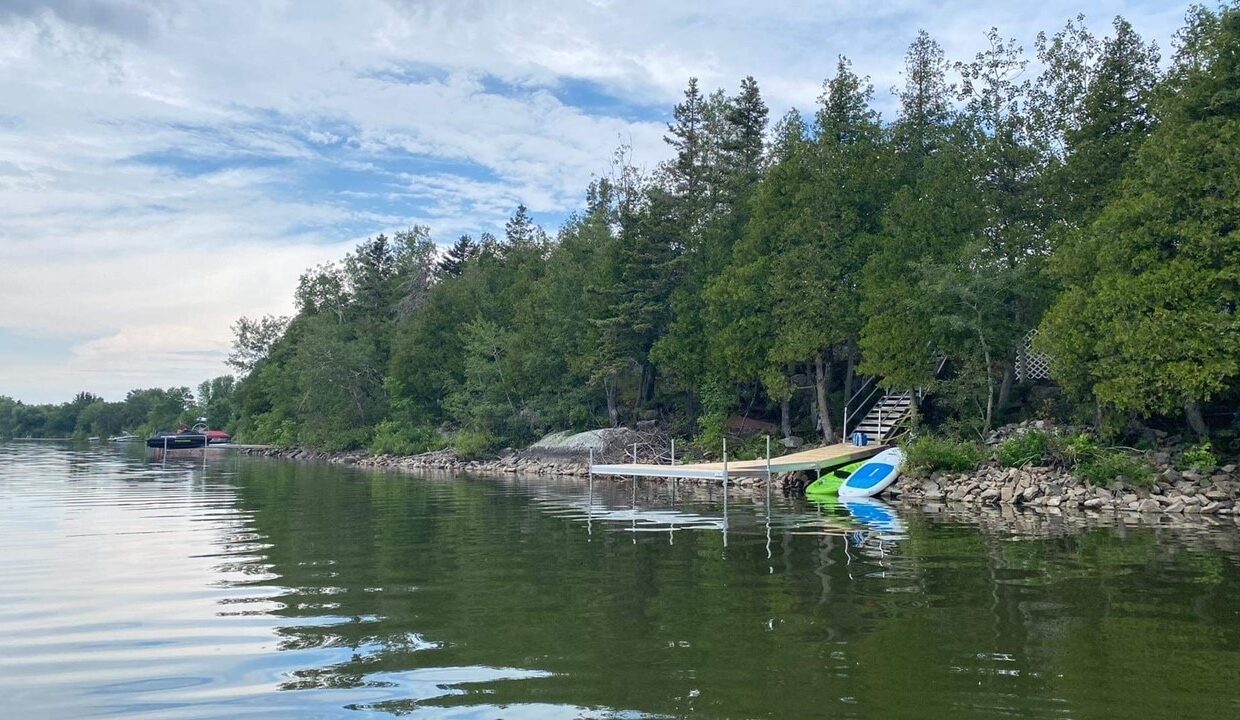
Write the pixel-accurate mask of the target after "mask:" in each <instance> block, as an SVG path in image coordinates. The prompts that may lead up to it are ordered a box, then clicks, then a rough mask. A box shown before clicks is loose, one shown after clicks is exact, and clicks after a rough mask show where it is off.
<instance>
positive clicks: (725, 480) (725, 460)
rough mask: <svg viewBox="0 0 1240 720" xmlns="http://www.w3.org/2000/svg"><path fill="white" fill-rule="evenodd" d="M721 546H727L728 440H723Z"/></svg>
mask: <svg viewBox="0 0 1240 720" xmlns="http://www.w3.org/2000/svg"><path fill="white" fill-rule="evenodd" d="M723 546H724V547H727V546H728V439H727V438H726V437H725V438H724V439H723Z"/></svg>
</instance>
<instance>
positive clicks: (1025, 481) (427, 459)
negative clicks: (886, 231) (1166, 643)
mask: <svg viewBox="0 0 1240 720" xmlns="http://www.w3.org/2000/svg"><path fill="white" fill-rule="evenodd" d="M241 452H243V453H244V454H249V455H256V456H263V457H272V458H282V459H287V460H297V461H302V462H323V463H330V464H335V465H348V466H354V467H359V468H371V469H379V470H395V471H404V472H413V471H427V470H435V471H446V472H450V473H479V474H500V475H533V476H559V477H575V478H585V477H586V476H587V475H588V474H589V461H588V459H587V458H584V457H580V456H579V455H578V454H573V453H562V454H557V453H550V454H549V453H545V452H537V451H533V450H527V451H520V452H518V451H508V452H505V453H504V454H502V455H501V456H500V457H498V458H494V459H489V460H466V459H462V458H459V457H457V455H456V454H455V453H454V452H453V451H451V450H439V451H435V452H429V453H424V454H421V455H412V456H395V455H370V454H368V453H365V452H360V451H353V452H341V453H323V452H315V451H311V450H298V449H274V448H269V449H250V450H242V451H241ZM1169 458H1170V456H1169V454H1168V453H1167V452H1165V451H1162V452H1157V451H1156V452H1152V453H1151V457H1150V459H1151V460H1152V464H1153V467H1154V470H1155V472H1156V473H1157V475H1156V478H1155V480H1154V482H1153V483H1152V484H1150V486H1149V487H1135V486H1133V485H1132V484H1129V483H1122V482H1114V483H1111V484H1109V485H1107V486H1105V487H1104V486H1098V485H1093V484H1091V483H1089V482H1088V481H1085V480H1083V479H1080V478H1077V477H1075V476H1074V475H1072V473H1071V472H1069V471H1067V470H1064V469H1061V468H1054V467H1023V468H1004V467H999V466H997V465H996V464H995V463H993V462H990V463H987V464H984V465H983V466H982V467H980V468H979V469H977V470H975V471H972V472H964V473H934V474H932V475H930V476H929V477H926V478H919V477H914V476H905V477H902V478H901V479H900V480H899V482H897V483H896V484H895V485H893V486H892V487H891V488H889V489H888V490H887V491H886V492H885V493H883V496H882V497H883V498H885V499H888V500H898V501H899V502H901V504H906V505H948V506H952V505H956V506H961V507H968V506H972V507H998V508H1004V507H1011V508H1021V509H1034V510H1045V511H1056V512H1058V511H1063V510H1082V511H1090V512H1119V513H1141V514H1158V515H1177V516H1186V515H1203V516H1212V515H1216V516H1226V515H1235V516H1237V517H1240V507H1238V502H1240V472H1238V470H1237V466H1236V465H1234V464H1227V465H1223V466H1222V467H1220V468H1218V469H1216V470H1214V471H1212V472H1209V473H1202V472H1197V471H1193V470H1184V471H1180V470H1177V469H1175V468H1174V467H1172V466H1171V464H1170V459H1169ZM811 479H812V478H810V477H808V476H807V475H806V474H804V473H793V474H789V475H784V476H777V477H776V479H775V480H776V482H777V483H778V487H779V488H780V489H781V490H782V491H783V492H785V493H789V494H797V493H799V492H801V491H803V489H804V486H805V485H806V484H807V483H808V482H809V481H810V480H811ZM681 482H682V483H686V484H694V483H700V484H711V483H715V484H717V483H718V481H713V480H681ZM762 484H763V481H762V480H761V479H758V478H737V479H735V480H734V481H733V483H732V486H733V487H736V488H749V487H759V486H762Z"/></svg>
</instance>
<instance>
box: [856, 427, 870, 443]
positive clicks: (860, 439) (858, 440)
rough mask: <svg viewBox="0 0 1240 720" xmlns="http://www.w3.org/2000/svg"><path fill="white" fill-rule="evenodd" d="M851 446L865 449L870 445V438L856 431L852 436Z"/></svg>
mask: <svg viewBox="0 0 1240 720" xmlns="http://www.w3.org/2000/svg"><path fill="white" fill-rule="evenodd" d="M852 444H853V445H856V446H857V447H865V446H866V445H869V444H870V436H869V435H866V434H865V433H863V432H861V431H860V430H858V431H857V432H855V433H853V434H852Z"/></svg>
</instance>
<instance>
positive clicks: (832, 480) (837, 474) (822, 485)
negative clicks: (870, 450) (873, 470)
mask: <svg viewBox="0 0 1240 720" xmlns="http://www.w3.org/2000/svg"><path fill="white" fill-rule="evenodd" d="M865 463H866V461H865V460H862V461H861V462H855V463H851V464H849V465H845V466H843V467H838V468H835V469H834V470H831V471H829V472H827V473H825V474H823V475H822V476H821V477H819V478H818V479H817V480H815V481H814V482H812V483H810V484H809V485H806V486H805V494H806V495H836V494H839V491H840V485H843V484H844V481H845V480H847V479H848V476H849V475H852V474H853V471H854V470H856V469H857V468H859V467H861V466H862V465H864V464H865Z"/></svg>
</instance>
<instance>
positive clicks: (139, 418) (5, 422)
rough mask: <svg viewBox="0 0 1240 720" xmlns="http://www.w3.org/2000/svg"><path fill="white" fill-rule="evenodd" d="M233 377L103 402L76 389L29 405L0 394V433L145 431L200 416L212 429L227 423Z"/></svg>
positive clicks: (231, 415) (230, 422) (233, 416)
mask: <svg viewBox="0 0 1240 720" xmlns="http://www.w3.org/2000/svg"><path fill="white" fill-rule="evenodd" d="M235 388H236V380H235V379H234V378H233V376H231V375H222V376H220V377H217V378H214V379H212V380H207V381H205V382H202V383H200V384H199V385H198V388H197V392H195V391H194V390H191V389H190V388H188V387H171V388H143V389H138V390H130V391H129V392H128V393H127V394H126V395H125V399H124V400H120V401H116V402H108V401H106V400H104V399H103V398H101V397H99V396H98V395H95V394H93V393H89V392H80V393H78V394H77V395H76V396H74V398H73V399H72V400H70V401H69V402H65V403H59V404H55V403H49V404H43V405H29V404H26V403H23V402H20V401H18V400H14V399H13V398H11V397H6V396H4V395H0V438H88V437H99V438H108V437H114V436H116V435H122V434H127V433H132V434H137V435H142V436H144V437H145V436H147V435H149V434H152V433H155V432H158V431H160V430H175V429H176V428H177V427H178V426H180V425H181V424H182V423H184V424H187V425H193V424H194V423H196V422H198V420H199V418H206V420H207V422H208V423H210V425H211V427H213V428H225V427H233V426H235V425H236V420H237V413H236V410H235V408H234V406H233V401H232V397H233V390H234V389H235Z"/></svg>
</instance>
